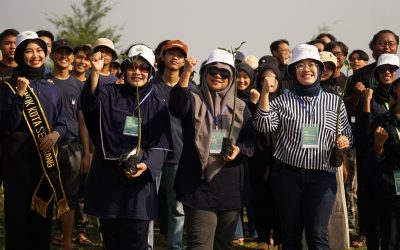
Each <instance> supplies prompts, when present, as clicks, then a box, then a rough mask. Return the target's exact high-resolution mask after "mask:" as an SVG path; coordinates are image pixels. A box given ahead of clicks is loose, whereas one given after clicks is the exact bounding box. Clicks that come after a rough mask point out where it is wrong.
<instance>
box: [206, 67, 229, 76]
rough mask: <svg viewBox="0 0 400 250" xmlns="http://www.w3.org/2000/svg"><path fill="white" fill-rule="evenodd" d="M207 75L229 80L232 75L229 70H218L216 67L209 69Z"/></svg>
mask: <svg viewBox="0 0 400 250" xmlns="http://www.w3.org/2000/svg"><path fill="white" fill-rule="evenodd" d="M207 73H208V74H210V75H211V76H216V75H218V74H219V76H220V77H221V78H222V79H226V78H229V77H230V76H231V73H230V72H229V71H228V70H226V69H221V68H217V67H214V66H211V67H208V69H207Z"/></svg>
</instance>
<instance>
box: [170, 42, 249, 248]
mask: <svg viewBox="0 0 400 250" xmlns="http://www.w3.org/2000/svg"><path fill="white" fill-rule="evenodd" d="M195 65H196V60H195V59H194V58H187V59H186V62H185V66H184V70H183V73H182V75H181V77H180V80H179V84H177V85H175V86H174V88H173V89H172V90H171V93H170V102H169V107H170V112H171V114H172V115H174V116H175V117H178V118H181V119H182V133H183V151H182V156H181V158H180V161H179V165H178V170H177V173H176V178H175V189H176V192H177V199H178V200H179V201H181V202H182V203H183V205H184V211H185V224H187V225H188V228H187V234H188V240H187V249H213V248H214V249H232V238H233V234H234V231H235V228H236V222H237V218H238V215H239V210H240V209H241V208H242V207H244V206H246V205H247V203H248V198H249V195H248V194H249V193H248V192H249V189H248V188H249V180H248V169H247V157H251V156H252V155H253V152H254V148H255V131H254V129H253V126H252V120H251V119H252V118H251V113H250V110H249V109H248V108H247V107H246V106H245V103H244V102H243V101H241V100H240V99H237V100H236V101H237V103H236V104H237V105H236V108H233V107H234V98H235V97H234V89H235V84H236V79H235V75H236V74H234V72H235V68H234V61H233V55H232V54H231V53H229V52H227V51H224V50H220V49H216V50H214V51H212V53H211V54H210V56H209V57H208V60H207V62H206V63H205V64H204V65H203V66H202V69H201V72H202V73H201V84H200V89H197V88H192V87H189V79H190V75H191V73H192V72H193V69H194V66H195ZM232 117H235V121H234V124H235V126H234V129H233V136H232V138H233V145H229V146H230V147H231V150H232V153H231V154H223V153H222V152H221V151H222V148H223V146H222V143H223V137H225V136H226V132H227V131H228V130H229V128H230V122H231V120H232ZM198 232H201V233H198Z"/></svg>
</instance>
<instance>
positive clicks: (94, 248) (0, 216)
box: [0, 187, 366, 250]
mask: <svg viewBox="0 0 400 250" xmlns="http://www.w3.org/2000/svg"><path fill="white" fill-rule="evenodd" d="M55 225H56V223H55V221H54V222H53V228H54V229H53V232H52V238H54V236H58V235H59V231H58V230H56V226H55ZM87 234H88V238H89V239H90V240H91V241H92V242H93V244H92V245H91V246H87V247H81V246H79V245H77V244H74V249H79V250H101V249H103V247H102V243H101V240H100V231H99V228H98V226H97V220H96V218H95V217H89V225H88V227H87ZM154 242H155V246H154V249H155V250H164V249H167V240H166V236H165V235H162V234H160V232H159V228H158V227H157V225H156V226H155V229H154ZM4 246H5V228H4V213H3V188H2V187H1V188H0V249H4ZM256 247H257V242H255V240H254V239H250V238H245V243H244V245H243V246H234V249H236V250H246V249H255V248H256ZM50 249H51V250H59V249H60V247H56V246H51V248H50ZM270 249H278V248H277V247H276V248H272V247H271V248H270ZM358 250H366V248H358Z"/></svg>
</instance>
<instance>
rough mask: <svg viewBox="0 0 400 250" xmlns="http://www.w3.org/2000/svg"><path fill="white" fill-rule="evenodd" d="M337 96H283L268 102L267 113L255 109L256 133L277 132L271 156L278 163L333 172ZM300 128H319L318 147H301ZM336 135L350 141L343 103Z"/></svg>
mask: <svg viewBox="0 0 400 250" xmlns="http://www.w3.org/2000/svg"><path fill="white" fill-rule="evenodd" d="M339 98H340V97H338V96H337V95H334V94H331V93H327V92H323V91H322V92H321V93H320V94H319V96H314V97H307V96H297V95H295V94H294V93H286V94H283V95H280V96H278V97H277V98H275V99H274V100H273V101H271V103H270V110H269V111H264V110H262V109H260V108H259V109H258V111H257V114H256V116H255V118H254V126H255V127H256V129H257V130H258V131H259V132H262V133H269V132H276V133H277V144H276V147H275V152H274V157H275V158H277V159H278V160H280V161H282V162H283V163H286V164H288V165H292V166H295V167H299V168H303V169H313V170H325V171H329V172H335V171H336V168H335V167H334V166H330V163H329V158H330V156H331V154H332V153H333V148H334V146H335V145H336V118H337V115H336V112H337V107H338V104H339ZM303 125H315V126H316V127H318V138H319V141H318V148H303V147H302V139H301V131H302V127H303ZM339 131H340V132H339V133H340V135H345V136H347V138H348V139H349V142H350V145H351V144H352V141H353V138H352V134H351V128H350V125H349V123H348V120H347V113H346V109H345V107H344V104H343V103H342V104H341V106H340V119H339Z"/></svg>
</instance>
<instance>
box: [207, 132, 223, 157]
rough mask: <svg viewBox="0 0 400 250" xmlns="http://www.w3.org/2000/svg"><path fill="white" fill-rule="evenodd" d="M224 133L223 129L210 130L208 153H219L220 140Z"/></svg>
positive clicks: (220, 147)
mask: <svg viewBox="0 0 400 250" xmlns="http://www.w3.org/2000/svg"><path fill="white" fill-rule="evenodd" d="M225 134H226V130H225V129H221V130H213V131H211V146H210V154H220V153H221V149H222V140H223V138H224V136H225Z"/></svg>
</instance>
